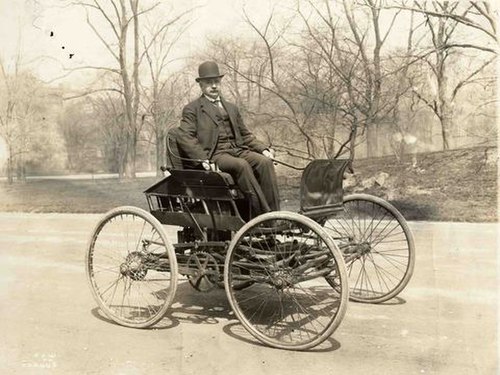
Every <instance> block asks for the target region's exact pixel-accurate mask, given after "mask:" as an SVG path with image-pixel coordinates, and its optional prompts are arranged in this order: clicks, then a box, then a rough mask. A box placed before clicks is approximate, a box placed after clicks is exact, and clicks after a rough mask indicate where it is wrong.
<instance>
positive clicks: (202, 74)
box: [196, 61, 224, 82]
mask: <svg viewBox="0 0 500 375" xmlns="http://www.w3.org/2000/svg"><path fill="white" fill-rule="evenodd" d="M198 75H199V77H198V78H196V82H199V81H200V80H201V79H207V78H222V77H224V74H220V72H219V66H218V65H217V63H216V62H215V61H205V62H204V63H201V64H200V66H199V67H198Z"/></svg>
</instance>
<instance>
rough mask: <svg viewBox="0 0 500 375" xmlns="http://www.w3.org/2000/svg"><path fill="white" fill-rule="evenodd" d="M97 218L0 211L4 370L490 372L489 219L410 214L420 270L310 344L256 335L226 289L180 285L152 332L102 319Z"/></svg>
mask: <svg viewBox="0 0 500 375" xmlns="http://www.w3.org/2000/svg"><path fill="white" fill-rule="evenodd" d="M97 218H98V216H96V215H66V214H64V215H62V214H3V213H0V233H1V237H0V299H1V301H2V303H1V308H0V331H1V336H0V373H2V374H11V373H19V374H31V373H33V374H38V373H41V374H45V373H47V374H49V373H50V374H69V373H87V374H101V373H102V374H203V375H208V374H325V375H326V374H454V375H457V374H467V375H469V374H481V375H483V374H496V373H497V371H498V369H499V367H498V358H499V351H498V328H497V311H498V309H497V308H498V305H497V301H498V266H497V256H496V249H497V247H498V246H497V244H498V234H497V233H498V226H497V225H496V224H450V223H420V222H417V223H411V227H412V229H413V231H414V234H415V238H416V243H417V254H418V257H417V262H416V267H415V274H414V276H413V279H412V281H411V282H410V284H409V286H408V287H407V289H406V290H405V291H403V293H402V294H401V295H400V298H397V299H394V300H393V301H392V302H391V303H387V304H384V305H365V304H358V303H350V304H349V308H348V311H347V314H346V317H345V319H344V321H343V323H342V324H341V325H340V327H339V329H338V330H337V331H336V332H335V333H334V334H333V336H332V338H331V339H330V340H329V341H328V342H327V345H323V346H322V347H321V348H319V349H317V350H312V351H310V352H288V351H282V350H276V349H271V348H268V347H265V346H262V345H259V344H258V343H256V342H255V341H254V340H253V339H252V338H251V336H249V335H248V334H247V333H246V332H245V331H244V329H243V328H242V326H241V325H240V324H239V323H238V322H237V321H236V320H234V318H233V316H232V314H231V313H230V310H229V306H228V302H227V301H226V298H225V295H224V292H223V291H221V290H219V291H216V292H212V293H209V294H200V293H198V292H195V291H194V290H192V289H191V288H190V287H189V286H188V285H186V283H181V284H180V286H179V289H178V293H177V295H176V300H175V302H174V305H173V306H172V309H171V311H170V313H169V314H168V315H167V316H166V317H165V318H164V319H163V320H162V321H161V322H160V324H159V326H158V327H157V329H147V330H137V329H130V328H124V327H121V326H118V325H115V324H113V323H111V322H109V321H108V320H107V319H105V318H103V317H102V316H101V315H100V313H99V310H98V309H97V308H96V303H95V302H94V301H93V299H92V296H91V293H90V291H89V289H88V287H87V283H86V278H85V273H84V261H83V259H84V251H85V246H86V241H87V238H88V235H89V233H90V231H91V229H92V227H93V225H94V223H95V222H96V220H97Z"/></svg>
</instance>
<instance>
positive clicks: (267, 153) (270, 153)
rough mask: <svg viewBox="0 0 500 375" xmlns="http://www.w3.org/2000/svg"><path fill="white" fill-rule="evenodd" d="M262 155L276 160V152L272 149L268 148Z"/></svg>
mask: <svg viewBox="0 0 500 375" xmlns="http://www.w3.org/2000/svg"><path fill="white" fill-rule="evenodd" d="M262 155H264V156H265V157H267V158H269V159H274V150H273V149H272V148H266V149H265V150H264V151H262Z"/></svg>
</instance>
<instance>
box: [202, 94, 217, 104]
mask: <svg viewBox="0 0 500 375" xmlns="http://www.w3.org/2000/svg"><path fill="white" fill-rule="evenodd" d="M203 96H204V97H205V98H207V99H208V100H209V101H211V102H212V103H215V102H216V101H221V98H220V96H218V97H216V98H215V99H212V98H211V97H209V96H207V95H205V94H203Z"/></svg>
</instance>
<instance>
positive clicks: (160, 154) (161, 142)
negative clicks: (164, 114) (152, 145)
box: [156, 132, 167, 177]
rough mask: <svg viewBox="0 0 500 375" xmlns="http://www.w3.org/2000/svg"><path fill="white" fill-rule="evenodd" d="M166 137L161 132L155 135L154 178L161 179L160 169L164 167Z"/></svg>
mask: <svg viewBox="0 0 500 375" xmlns="http://www.w3.org/2000/svg"><path fill="white" fill-rule="evenodd" d="M165 142H166V135H165V134H164V133H163V132H160V133H157V134H156V176H157V177H161V176H163V173H162V171H161V169H160V168H161V167H162V166H165V165H166V164H167V163H166V155H167V151H166V144H165Z"/></svg>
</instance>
